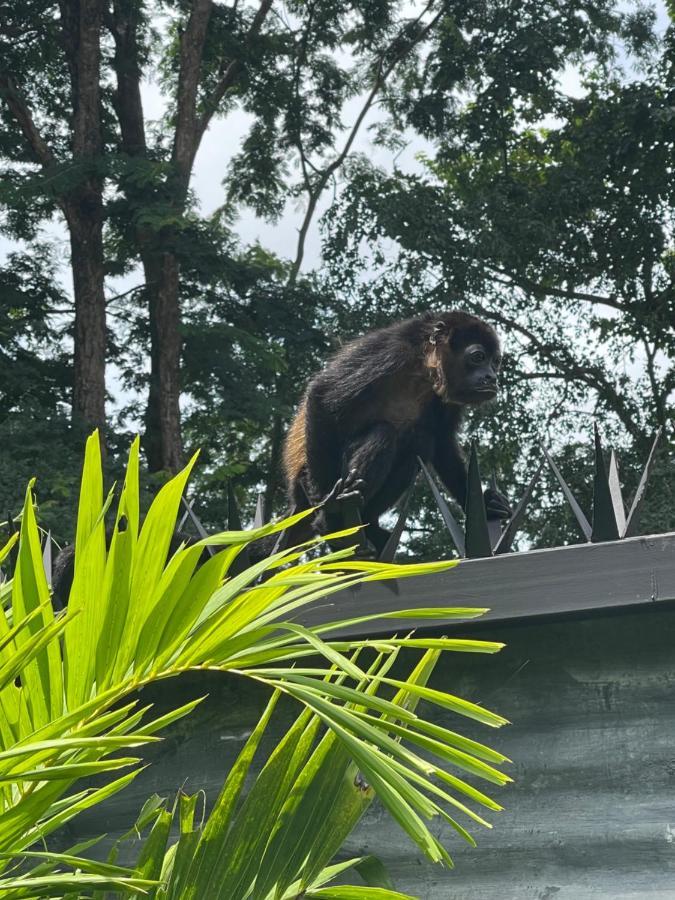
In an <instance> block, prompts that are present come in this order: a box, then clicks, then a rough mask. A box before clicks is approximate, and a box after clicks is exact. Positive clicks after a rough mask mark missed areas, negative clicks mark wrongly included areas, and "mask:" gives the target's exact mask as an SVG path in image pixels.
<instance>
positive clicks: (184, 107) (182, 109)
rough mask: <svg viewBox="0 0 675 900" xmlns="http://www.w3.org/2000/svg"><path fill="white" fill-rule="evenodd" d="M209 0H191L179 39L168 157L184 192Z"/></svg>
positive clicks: (195, 134) (193, 148)
mask: <svg viewBox="0 0 675 900" xmlns="http://www.w3.org/2000/svg"><path fill="white" fill-rule="evenodd" d="M212 9H213V0H194V3H193V5H192V11H191V13H190V16H189V18H188V21H187V25H186V26H185V31H184V32H183V34H182V36H181V39H180V54H179V57H180V62H179V72H178V96H177V104H176V130H175V134H174V143H173V153H172V159H173V162H174V164H175V166H176V169H177V170H178V176H179V180H180V186H181V188H182V191H183V193H184V194H187V189H188V185H189V183H190V173H191V171H192V164H193V162H194V158H195V155H196V153H197V148H198V146H199V129H198V121H197V112H196V104H197V91H198V88H199V80H200V75H201V66H202V55H203V52H204V42H205V40H206V29H207V28H208V24H209V19H210V18H211V11H212Z"/></svg>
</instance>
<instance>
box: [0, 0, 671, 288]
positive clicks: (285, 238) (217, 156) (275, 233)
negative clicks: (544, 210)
mask: <svg viewBox="0 0 675 900" xmlns="http://www.w3.org/2000/svg"><path fill="white" fill-rule="evenodd" d="M655 7H656V9H657V12H658V21H659V27H660V28H665V27H666V23H667V20H668V17H667V12H666V7H665V2H664V0H658V2H656V3H655ZM561 86H562V88H563V90H565V91H566V92H568V93H574V94H577V93H579V90H580V86H579V79H578V77H577V75H576V73H575V71H574V70H573V69H570V70H569V71H567V72H565V73H564V75H563V76H562V78H561ZM144 105H145V112H146V119H147V120H148V121H152V120H158V119H160V118H161V116H162V113H163V111H164V98H163V97H162V94H161V92H160V90H159V87H158V85H157V84H156V83H153V82H146V84H145V85H144ZM358 108H359V103H358V101H357V100H355V101H354V102H353V103H352V104H351V105H350V107H348V108H347V110H346V111H345V115H344V117H343V120H344V122H345V125H347V126H348V127H349V125H350V122H351V121H353V118H354V116H355V115H356V112H357V111H358ZM376 115H377V113H376V112H374V113H372V114H371V117H370V118H369V119H367V120H366V122H364V125H363V127H362V129H361V131H360V133H359V136H358V138H357V140H356V141H355V144H354V148H353V149H354V151H356V152H361V153H364V154H366V155H367V156H368V157H369V158H370V159H371V160H372V161H373V162H375V163H378V164H381V165H382V166H384V167H385V168H390V167H391V166H392V165H393V162H394V159H393V155H392V154H391V153H388V152H387V151H385V150H383V149H382V148H381V147H376V146H374V145H373V143H372V141H371V140H370V136H369V133H368V130H367V126H368V124H372V123H373V121H374V120H375V116H376ZM248 124H249V120H248V117H247V116H246V114H244V113H242V112H240V111H237V110H235V111H233V112H232V113H231V114H230V115H229V116H227V118H226V119H214V120H213V123H212V125H211V127H210V129H209V130H208V132H207V133H206V135H205V136H204V139H203V141H202V145H201V148H200V150H199V153H198V155H197V159H196V161H195V166H194V174H193V178H192V182H191V186H192V189H193V190H194V192H195V194H196V196H197V198H198V201H199V204H200V207H201V211H202V213H204V214H205V215H208V214H210V213H212V212H213V211H214V210H215V209H217V208H218V206H220V205H221V204H222V203H223V200H224V198H225V191H224V188H223V184H222V182H223V179H224V177H225V174H226V171H227V165H228V162H229V160H230V159H231V157H232V155H233V153H235V152H236V150H237V149H238V147H239V146H240V143H241V139H242V138H243V136H244V135H245V134H246V131H247V127H248ZM428 149H430V148H429V146H428V145H427V144H425V142H424V141H423V140H422V139H421V138H419V137H418V136H414V135H411V139H410V141H409V143H408V145H407V146H406V148H405V149H404V150H403V151H401V152H400V153H398V154H397V156H396V164H397V165H398V166H399V168H401V169H403V170H407V171H415V170H419V168H420V165H419V163H418V162H417V160H416V158H415V157H416V154H418V153H419V152H420V151H424V150H428ZM330 199H331V194H330V193H329V192H326V195H325V197H324V202H323V205H322V206H321V208H320V211H323V210H325V208H326V206H327V204H328V203H329V202H330ZM301 215H302V210H301V209H299V208H297V207H294V206H293V205H289V206H288V207H287V209H286V210H285V213H284V215H283V216H282V218H281V220H280V221H279V222H277V223H268V222H264V221H262V220H260V219H258V218H256V216H255V215H254V214H253V213H252V212H251V211H250V210H246V209H244V210H242V212H241V215H240V217H239V219H238V220H237V223H236V225H235V231H236V233H237V235H238V236H239V238H240V240H241V242H242V243H243V244H249V243H252V242H253V241H256V240H258V241H260V243H261V244H262V245H263V246H264V247H266V248H267V249H269V250H271V251H273V252H275V253H277V254H278V255H279V256H282V257H285V258H292V257H293V256H294V255H295V248H296V240H297V228H298V225H299V222H300V220H301ZM319 218H320V216H319V215H317V216H315V219H314V221H313V223H312V228H311V231H310V233H309V235H308V239H307V243H306V248H305V259H304V269H311V268H312V267H314V266H316V265H317V264H318V263H319V262H320V236H319ZM45 232H46V234H48V235H49V236H53V237H54V238H56V239H57V240H59V242H60V245H61V247H62V261H63V271H62V277H63V280H64V286H66V287H67V288H70V273H69V271H68V255H69V253H68V241H67V234H66V231H65V228H64V227H63V224H62V223H61V222H60V221H55V222H53V223H52V224H51V225H50V226H49V227H47V228H46V229H45ZM15 246H16V245H15V244H12V243H11V242H9V241H7V240H6V239H5V238H2V237H0V257H4V256H6V254H7V252H8V251H9V250H11V249H13V248H14V247H15ZM138 279H139V276H138V275H135V276H129V277H127V278H124V279H117V280H115V281H114V282H113V283H111V284H110V285H109V293H110V294H111V295H112V294H115V293H118V292H119V291H121V290H126V289H127V288H128V287H131V286H132V285H133V284H134V283H138Z"/></svg>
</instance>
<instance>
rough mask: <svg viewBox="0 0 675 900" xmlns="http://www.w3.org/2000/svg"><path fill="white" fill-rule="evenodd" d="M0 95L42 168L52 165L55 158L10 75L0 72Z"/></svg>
mask: <svg viewBox="0 0 675 900" xmlns="http://www.w3.org/2000/svg"><path fill="white" fill-rule="evenodd" d="M0 96H1V97H2V98H3V99H4V101H5V103H6V104H7V108H8V109H9V111H10V112H11V114H12V115H13V116H14V118H15V119H16V121H17V123H18V125H19V128H20V129H21V132H22V134H23V136H24V137H25V139H26V141H27V142H28V145H29V146H30V149H31V151H32V153H33V155H34V156H35V159H36V162H39V163H40V165H41V166H42V168H43V169H47V168H49V166H52V165H53V164H54V163H55V162H56V159H55V157H54V154H53V153H52V151H51V149H50V147H49V145H48V144H47V142H46V141H45V139H44V138H43V137H42V135H41V134H40V131H39V130H38V127H37V125H36V124H35V121H34V119H33V116H32V114H31V112H30V109H29V108H28V105H27V103H26V102H25V101H24V99H23V97H22V96H21V94H20V93H19V91H18V90H17V88H16V86H15V84H14V82H13V80H12V78H11V76H9V75H7V74H5V73H2V74H0Z"/></svg>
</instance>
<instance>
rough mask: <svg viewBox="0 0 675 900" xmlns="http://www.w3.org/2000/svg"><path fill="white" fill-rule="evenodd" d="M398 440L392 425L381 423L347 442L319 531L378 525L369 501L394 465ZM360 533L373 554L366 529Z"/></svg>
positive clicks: (363, 546) (362, 545)
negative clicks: (338, 474)
mask: <svg viewBox="0 0 675 900" xmlns="http://www.w3.org/2000/svg"><path fill="white" fill-rule="evenodd" d="M398 443H399V442H398V437H397V432H396V429H395V428H394V426H393V425H389V424H388V423H385V422H380V423H377V424H376V425H373V426H372V427H371V428H369V429H367V430H366V431H363V432H362V433H361V434H359V435H357V436H356V437H355V438H354V439H353V440H352V441H351V442H350V443H349V444H348V445H347V447H346V448H345V451H344V454H343V458H342V472H343V478H342V479H340V480H339V481H338V483H337V484H336V489H334V491H331V493H330V494H329V495H328V498H327V499H329V502H328V503H327V504H326V506H325V509H324V510H323V513H322V517H321V519H320V520H319V521H318V523H317V525H318V530H319V532H320V533H322V534H326V533H330V532H335V531H341V530H342V529H343V528H348V527H351V526H354V525H358V524H361V522H362V520H363V521H365V523H366V524H367V525H374V526H377V514H372V515H371V512H372V511H371V510H370V509H369V502H370V501H371V500H372V499H373V497H375V496H376V495H377V494H378V492H379V491H380V490H381V488H382V486H383V484H384V483H385V482H386V480H387V479H388V478H389V476H390V474H391V472H392V470H393V468H394V466H395V463H396V459H397V452H398ZM333 495H334V496H333ZM371 519H372V521H371ZM361 535H362V537H361V547H362V550H364V551H366V550H367V551H368V552H369V553H370V554H371V555H373V553H372V551H373V544H372V542H370V541H366V538H367V537H368V535H367V532H366V533H365V535H364V532H361ZM378 537H379V534H378ZM346 541H353V539H352V538H348V539H345V543H346ZM377 543H381V541H378V542H377ZM375 548H377V544H376V545H375Z"/></svg>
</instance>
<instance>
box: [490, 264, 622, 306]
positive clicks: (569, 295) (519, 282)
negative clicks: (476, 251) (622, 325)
mask: <svg viewBox="0 0 675 900" xmlns="http://www.w3.org/2000/svg"><path fill="white" fill-rule="evenodd" d="M485 268H486V269H488V271H490V272H498V273H499V274H500V275H504V276H505V277H506V278H508V279H509V281H508V282H505V281H502V282H500V283H501V284H504V285H506V287H513V286H514V285H515V286H516V287H519V288H522V290H524V291H528V292H529V293H531V294H537V295H539V296H544V297H562V298H564V299H565V300H582V301H583V302H584V303H597V304H598V305H599V306H608V307H610V308H611V309H616V310H619V311H620V312H625V311H626V307H625V305H624V304H623V303H621V302H620V301H619V300H617V299H616V296H615V295H613V294H610V295H609V296H608V297H605V296H602V295H600V294H588V293H585V292H584V291H571V290H565V289H564V288H556V287H546V286H545V285H543V284H539V283H538V282H536V281H531V280H530V279H529V278H525V276H523V275H514V273H513V272H509V271H508V270H507V269H504V268H502V267H501V266H492V265H490V264H489V263H486V264H485Z"/></svg>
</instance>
